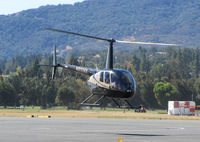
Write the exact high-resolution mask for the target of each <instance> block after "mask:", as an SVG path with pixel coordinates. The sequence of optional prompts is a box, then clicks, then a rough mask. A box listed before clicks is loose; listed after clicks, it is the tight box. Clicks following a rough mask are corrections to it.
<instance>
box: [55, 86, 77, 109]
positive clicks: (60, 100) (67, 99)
mask: <svg viewBox="0 0 200 142" xmlns="http://www.w3.org/2000/svg"><path fill="white" fill-rule="evenodd" d="M74 99H75V96H74V94H73V92H72V91H71V90H70V89H68V88H67V87H66V86H62V87H60V88H59V89H58V92H57V96H56V100H55V101H56V104H57V105H65V106H68V105H69V104H70V103H72V102H73V101H74Z"/></svg>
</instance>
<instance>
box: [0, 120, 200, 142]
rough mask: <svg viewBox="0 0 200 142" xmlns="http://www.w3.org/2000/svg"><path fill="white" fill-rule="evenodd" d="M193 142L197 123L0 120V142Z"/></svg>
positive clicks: (197, 138) (197, 134)
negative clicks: (119, 141) (119, 140)
mask: <svg viewBox="0 0 200 142" xmlns="http://www.w3.org/2000/svg"><path fill="white" fill-rule="evenodd" d="M119 137H121V138H123V142H150V141H151V142H154V141H155V142H169V141H171V142H173V141H176V142H177V141H180V142H188V141H189V142H197V141H200V121H190V120H186V121H183V120H136V119H91V118H90V119H82V118H81V119H75V118H74V119H73V118H15V117H0V142H117V141H118V138H119Z"/></svg>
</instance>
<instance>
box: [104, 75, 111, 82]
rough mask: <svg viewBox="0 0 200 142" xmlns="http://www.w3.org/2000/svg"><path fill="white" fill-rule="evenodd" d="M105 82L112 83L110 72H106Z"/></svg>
mask: <svg viewBox="0 0 200 142" xmlns="http://www.w3.org/2000/svg"><path fill="white" fill-rule="evenodd" d="M105 82H106V83H110V73H109V72H105Z"/></svg>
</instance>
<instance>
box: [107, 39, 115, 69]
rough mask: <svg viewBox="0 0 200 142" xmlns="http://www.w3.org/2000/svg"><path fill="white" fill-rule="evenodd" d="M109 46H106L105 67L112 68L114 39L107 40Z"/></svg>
mask: <svg viewBox="0 0 200 142" xmlns="http://www.w3.org/2000/svg"><path fill="white" fill-rule="evenodd" d="M108 42H110V46H109V47H108V52H107V58H106V69H111V70H112V69H113V43H114V42H115V40H114V39H112V40H109V41H108Z"/></svg>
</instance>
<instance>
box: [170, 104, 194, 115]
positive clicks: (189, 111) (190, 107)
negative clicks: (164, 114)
mask: <svg viewBox="0 0 200 142" xmlns="http://www.w3.org/2000/svg"><path fill="white" fill-rule="evenodd" d="M168 114H169V115H194V114H195V102H194V101H168Z"/></svg>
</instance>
